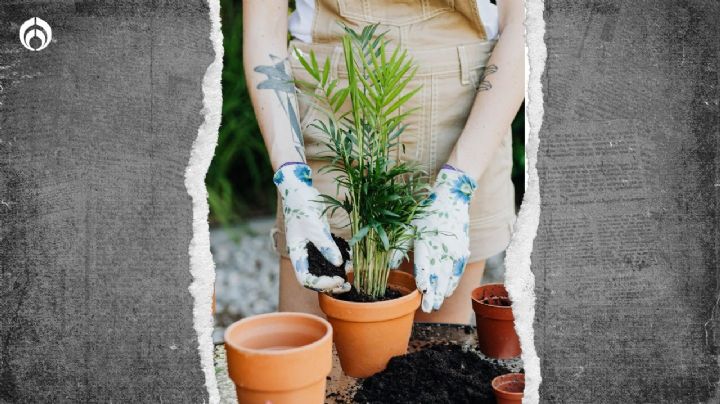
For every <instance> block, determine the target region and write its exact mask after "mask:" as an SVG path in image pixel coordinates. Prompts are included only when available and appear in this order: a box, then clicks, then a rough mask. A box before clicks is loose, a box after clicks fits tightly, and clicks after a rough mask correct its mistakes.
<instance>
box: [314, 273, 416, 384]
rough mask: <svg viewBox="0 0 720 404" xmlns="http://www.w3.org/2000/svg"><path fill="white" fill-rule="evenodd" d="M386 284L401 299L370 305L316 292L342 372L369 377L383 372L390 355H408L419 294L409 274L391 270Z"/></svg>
mask: <svg viewBox="0 0 720 404" xmlns="http://www.w3.org/2000/svg"><path fill="white" fill-rule="evenodd" d="M388 285H389V287H390V288H392V289H395V290H398V291H400V292H401V293H402V294H403V296H402V297H400V298H397V299H393V300H385V301H380V302H373V303H356V302H346V301H343V300H338V299H335V298H333V297H332V296H329V295H326V294H323V293H319V294H318V296H319V299H320V308H321V309H322V311H323V312H324V313H325V314H326V315H327V317H328V320H329V321H330V323H331V324H332V326H333V339H334V341H335V348H336V349H337V352H338V356H339V357H340V365H341V366H342V369H343V372H345V374H347V375H348V376H352V377H369V376H372V375H373V374H375V373H377V372H379V371H381V370H383V369H385V367H386V366H387V363H388V361H389V360H390V358H392V357H393V356H398V355H404V354H405V353H407V348H408V342H409V341H410V334H411V332H412V325H413V316H414V314H415V309H417V308H418V307H419V306H420V293H419V292H418V291H417V289H416V288H415V279H414V278H413V277H412V275H410V274H408V273H405V272H400V271H391V272H390V276H389V280H388Z"/></svg>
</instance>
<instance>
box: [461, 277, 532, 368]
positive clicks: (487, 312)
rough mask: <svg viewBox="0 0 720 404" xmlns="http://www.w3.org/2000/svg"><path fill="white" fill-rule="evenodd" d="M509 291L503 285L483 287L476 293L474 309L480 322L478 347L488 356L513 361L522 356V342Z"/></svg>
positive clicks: (492, 284)
mask: <svg viewBox="0 0 720 404" xmlns="http://www.w3.org/2000/svg"><path fill="white" fill-rule="evenodd" d="M510 304H511V303H510V299H509V298H508V293H507V290H505V287H504V286H503V285H502V284H501V283H491V284H487V285H483V286H480V287H478V288H476V289H475V290H473V291H472V308H473V311H474V312H475V320H476V321H477V334H478V345H479V348H480V351H482V353H484V354H485V355H487V356H489V357H492V358H497V359H509V358H514V357H516V356H519V355H520V352H521V351H520V340H519V339H518V336H517V333H515V319H514V317H513V313H512V308H511V307H510Z"/></svg>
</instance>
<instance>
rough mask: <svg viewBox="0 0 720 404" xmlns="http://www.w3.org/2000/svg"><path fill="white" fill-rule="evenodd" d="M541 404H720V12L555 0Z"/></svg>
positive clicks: (545, 153)
mask: <svg viewBox="0 0 720 404" xmlns="http://www.w3.org/2000/svg"><path fill="white" fill-rule="evenodd" d="M545 6H546V14H545V20H546V23H547V32H546V37H545V41H546V44H547V53H548V58H547V65H546V73H545V76H544V79H543V89H544V95H545V117H544V121H543V127H542V130H541V133H540V150H539V155H538V173H539V175H540V191H541V198H542V205H541V208H542V213H541V216H540V227H539V229H538V234H537V238H536V239H535V245H534V250H533V251H534V252H533V255H532V260H533V262H532V268H533V271H534V273H535V276H536V292H537V297H538V301H537V313H536V315H537V316H536V323H535V333H536V334H535V335H536V345H537V348H538V353H539V356H540V358H541V362H542V364H541V366H542V377H543V384H542V386H541V396H542V401H543V402H556V403H591V402H592V403H659V402H668V403H680V402H683V403H684V402H688V403H690V402H692V403H696V402H719V401H718V400H719V399H720V397H718V395H717V382H718V375H719V371H718V356H717V354H718V338H720V333H719V332H718V325H719V322H718V319H719V318H720V313H718V312H717V310H718V308H717V299H718V298H719V297H720V295H719V293H720V292H719V291H718V272H719V267H718V265H719V263H720V260H719V258H718V257H719V247H718V246H719V242H718V240H719V239H718V237H719V229H720V226H719V222H718V220H719V216H718V212H719V208H720V204H719V203H718V194H719V193H720V175H719V174H720V171H719V170H720V164H719V162H720V152H719V150H720V132H719V127H718V119H719V117H720V107H719V105H718V99H719V96H720V89H719V88H718V67H720V63H719V62H720V60H719V55H720V30H719V28H718V21H720V3H718V2H717V1H648V0H626V1H576V0H563V1H559V0H546V1H545Z"/></svg>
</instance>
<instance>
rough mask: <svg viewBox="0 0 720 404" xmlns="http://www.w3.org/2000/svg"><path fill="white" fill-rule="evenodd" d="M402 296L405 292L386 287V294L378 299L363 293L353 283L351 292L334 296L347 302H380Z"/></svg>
mask: <svg viewBox="0 0 720 404" xmlns="http://www.w3.org/2000/svg"><path fill="white" fill-rule="evenodd" d="M402 296H403V294H402V293H400V291H397V290H395V289H390V288H387V289H385V294H384V295H383V296H381V297H380V298H378V299H375V298H373V297H372V296H370V295H366V294H365V293H361V292H360V291H358V290H357V289H355V285H353V286H352V288H351V289H350V291H349V292H346V293H341V294H339V295H334V296H333V297H334V298H335V299H339V300H344V301H346V302H356V303H372V302H380V301H383V300H392V299H397V298H398V297H402Z"/></svg>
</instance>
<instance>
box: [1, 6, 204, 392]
mask: <svg viewBox="0 0 720 404" xmlns="http://www.w3.org/2000/svg"><path fill="white" fill-rule="evenodd" d="M33 16H37V17H40V18H42V19H44V20H46V21H47V22H48V23H49V24H50V25H51V26H52V28H53V36H54V40H53V42H52V44H51V45H50V46H49V47H47V48H46V49H45V50H43V51H40V52H30V51H28V50H26V49H24V48H23V47H22V46H21V45H20V42H19V40H18V30H19V27H20V24H22V22H23V21H25V20H26V19H28V18H30V17H33ZM209 33H210V22H209V17H208V9H207V4H206V2H205V1H201V0H196V1H185V0H183V1H180V0H178V1H141V0H137V1H123V2H114V1H105V0H96V1H90V0H89V1H47V2H38V1H24V2H21V1H3V2H2V4H1V5H0V103H1V105H0V200H1V201H0V402H28V403H30V402H33V403H34V402H111V401H114V402H202V401H207V399H208V396H207V392H206V390H205V386H204V383H205V379H204V376H203V374H202V372H201V370H200V361H199V355H198V352H197V345H198V342H197V336H196V334H195V332H194V330H193V324H192V307H193V300H192V297H191V296H190V294H189V292H188V289H187V288H188V286H189V284H190V282H191V277H190V273H189V257H188V246H189V243H190V238H191V235H192V229H191V201H190V197H189V196H188V194H187V191H186V189H185V186H184V179H183V175H184V170H185V167H186V165H187V163H188V159H189V156H190V148H191V144H192V141H193V140H194V139H195V137H196V135H197V129H198V126H199V125H200V123H201V122H202V119H203V116H202V115H201V107H202V89H201V79H202V77H203V75H204V73H205V69H206V68H207V66H208V65H209V64H210V62H211V61H212V59H213V57H214V55H213V53H212V48H211V44H210V41H209Z"/></svg>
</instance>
